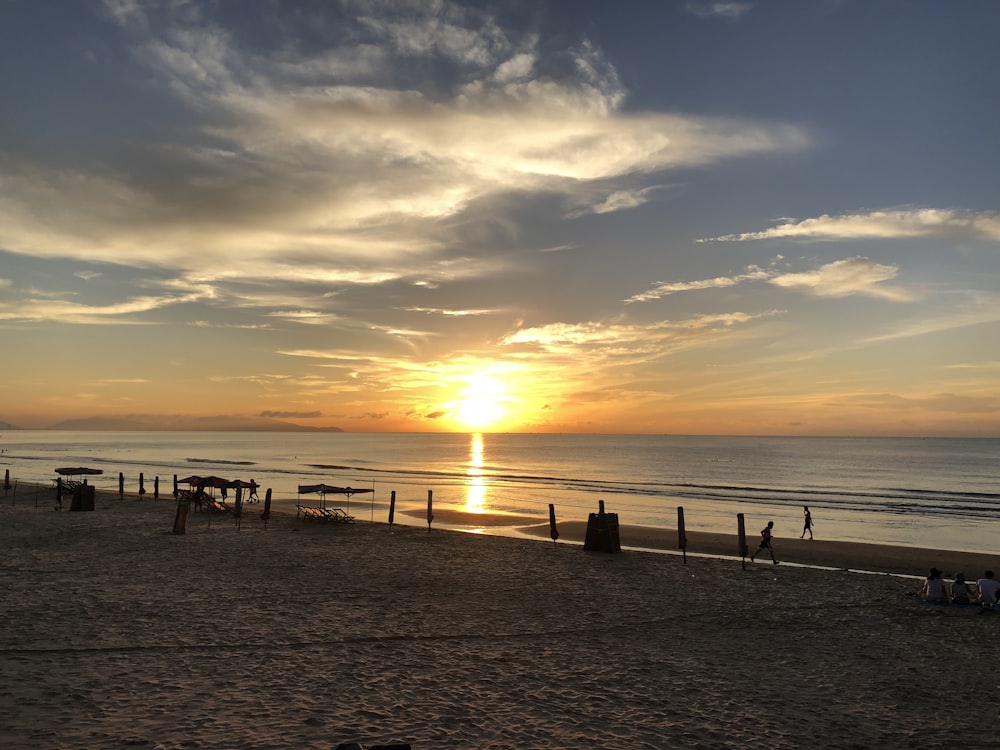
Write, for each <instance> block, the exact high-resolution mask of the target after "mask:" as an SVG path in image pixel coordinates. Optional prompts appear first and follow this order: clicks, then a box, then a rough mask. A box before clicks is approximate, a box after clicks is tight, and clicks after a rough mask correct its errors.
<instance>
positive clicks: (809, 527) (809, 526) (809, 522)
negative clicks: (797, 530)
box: [799, 505, 813, 539]
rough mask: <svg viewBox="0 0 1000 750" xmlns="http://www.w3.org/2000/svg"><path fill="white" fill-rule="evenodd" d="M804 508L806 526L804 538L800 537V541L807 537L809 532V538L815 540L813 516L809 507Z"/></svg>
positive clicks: (804, 527)
mask: <svg viewBox="0 0 1000 750" xmlns="http://www.w3.org/2000/svg"><path fill="white" fill-rule="evenodd" d="M802 507H803V508H804V509H805V510H803V511H802V513H803V515H804V516H805V525H804V526H803V527H802V536H800V537H799V539H802V538H803V537H804V536H805V535H806V532H807V531H808V532H809V538H810V539H812V538H813V514H812V513H810V512H809V506H808V505H803V506H802Z"/></svg>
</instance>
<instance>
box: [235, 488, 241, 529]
mask: <svg viewBox="0 0 1000 750" xmlns="http://www.w3.org/2000/svg"><path fill="white" fill-rule="evenodd" d="M233 515H234V516H236V530H237V531H239V530H240V524H241V523H242V521H243V488H242V487H237V488H236V505H235V506H234V507H233Z"/></svg>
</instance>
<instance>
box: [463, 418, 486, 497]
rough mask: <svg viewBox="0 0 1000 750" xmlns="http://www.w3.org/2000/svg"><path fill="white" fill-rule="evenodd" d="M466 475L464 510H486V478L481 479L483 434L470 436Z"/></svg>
mask: <svg viewBox="0 0 1000 750" xmlns="http://www.w3.org/2000/svg"><path fill="white" fill-rule="evenodd" d="M470 437H471V438H472V441H471V442H470V443H469V466H468V468H467V469H466V474H467V475H468V478H469V479H468V482H467V486H468V496H467V498H466V500H465V510H466V511H468V512H469V513H485V512H486V480H485V479H483V436H482V433H479V432H477V433H474V434H472V435H471V436H470Z"/></svg>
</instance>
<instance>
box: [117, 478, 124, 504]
mask: <svg viewBox="0 0 1000 750" xmlns="http://www.w3.org/2000/svg"><path fill="white" fill-rule="evenodd" d="M118 499H119V500H124V499H125V475H124V474H122V473H121V472H120V471H119V472H118Z"/></svg>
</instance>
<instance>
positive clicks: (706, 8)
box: [684, 0, 753, 21]
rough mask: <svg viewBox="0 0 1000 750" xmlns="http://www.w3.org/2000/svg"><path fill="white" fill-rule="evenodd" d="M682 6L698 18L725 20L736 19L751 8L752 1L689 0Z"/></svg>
mask: <svg viewBox="0 0 1000 750" xmlns="http://www.w3.org/2000/svg"><path fill="white" fill-rule="evenodd" d="M684 8H685V10H687V11H688V12H689V13H693V14H694V15H696V16H698V18H722V19H725V20H727V21H738V20H739V19H740V18H742V17H743V16H745V15H746V14H747V13H749V12H750V11H751V10H752V9H753V3H740V2H712V1H711V0H691V2H688V3H686V4H685V5H684Z"/></svg>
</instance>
